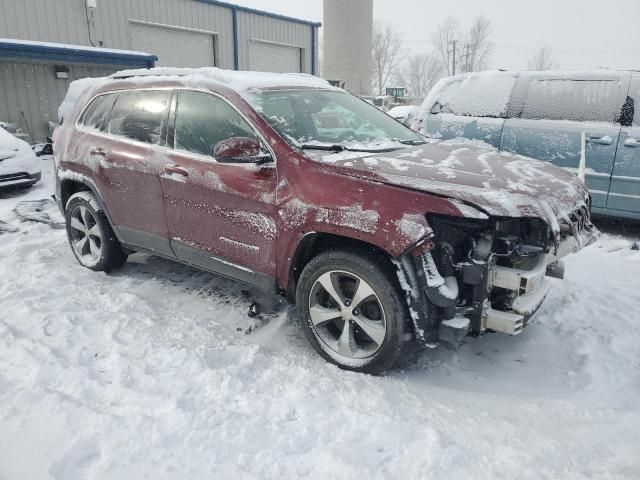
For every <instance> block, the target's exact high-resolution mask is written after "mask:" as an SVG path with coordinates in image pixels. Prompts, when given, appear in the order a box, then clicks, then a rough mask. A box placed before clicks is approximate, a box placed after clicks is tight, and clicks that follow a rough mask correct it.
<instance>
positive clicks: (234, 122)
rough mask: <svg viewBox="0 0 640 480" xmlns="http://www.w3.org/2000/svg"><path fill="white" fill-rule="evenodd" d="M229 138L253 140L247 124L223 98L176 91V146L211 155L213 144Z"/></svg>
mask: <svg viewBox="0 0 640 480" xmlns="http://www.w3.org/2000/svg"><path fill="white" fill-rule="evenodd" d="M233 137H250V138H255V139H257V136H256V133H255V132H254V130H253V128H252V127H251V125H249V124H248V123H247V122H246V121H245V120H244V118H242V116H241V115H240V114H239V113H238V112H237V111H236V110H235V109H234V108H233V107H231V105H229V104H228V103H227V102H226V101H224V100H222V99H220V98H218V97H216V96H214V95H210V94H208V93H203V92H190V91H181V92H179V93H178V105H177V110H176V126H175V148H176V149H178V150H186V151H188V152H192V153H198V154H201V155H211V152H212V151H213V147H215V145H216V143H218V142H220V141H221V140H226V139H228V138H233Z"/></svg>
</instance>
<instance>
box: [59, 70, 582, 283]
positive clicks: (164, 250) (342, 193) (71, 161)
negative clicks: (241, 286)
mask: <svg viewBox="0 0 640 480" xmlns="http://www.w3.org/2000/svg"><path fill="white" fill-rule="evenodd" d="M132 75H133V74H132ZM216 75H219V73H215V75H214V74H212V75H209V76H207V75H197V76H178V75H177V74H176V75H175V76H173V75H168V76H167V75H165V76H151V77H149V78H144V77H143V76H138V75H137V74H136V75H135V76H132V78H123V79H106V80H105V79H101V80H100V81H97V82H95V84H94V85H92V86H91V87H89V88H87V89H86V90H85V91H84V93H82V94H80V95H78V93H77V92H75V93H74V95H76V96H77V97H78V98H79V100H78V101H77V102H76V103H75V105H74V106H72V107H70V108H69V110H68V111H67V113H66V114H65V115H66V116H67V117H68V118H66V119H65V123H64V124H63V125H62V127H61V128H60V130H59V131H57V132H56V147H55V153H56V167H57V171H58V182H57V192H56V196H57V198H58V200H59V201H60V202H61V207H64V202H65V199H66V198H68V196H69V192H70V191H71V190H70V188H72V187H70V186H69V183H65V182H77V183H84V184H86V185H87V186H89V187H90V188H91V189H92V190H93V191H94V193H95V194H96V195H98V197H99V198H100V199H101V201H102V202H103V205H104V206H105V207H106V210H107V212H108V215H109V219H110V221H111V223H112V224H113V227H114V230H115V232H116V235H118V236H119V237H120V240H121V241H122V243H124V244H125V245H128V246H131V247H140V248H143V249H146V250H151V251H154V252H156V253H159V254H162V255H165V256H169V257H174V256H175V257H177V258H178V259H179V260H182V261H185V262H187V263H193V261H192V260H190V259H191V258H192V257H188V256H183V255H187V254H186V253H184V252H183V251H182V250H181V249H180V248H178V245H182V246H187V247H189V248H191V249H194V250H196V251H199V252H202V253H203V254H204V255H211V256H213V257H216V258H219V259H222V260H223V261H224V262H229V263H230V264H234V265H236V266H239V267H241V268H246V269H249V270H251V271H252V272H256V273H259V274H264V275H266V276H269V277H272V278H273V279H274V280H275V285H276V287H277V288H278V289H283V290H284V289H286V288H287V287H288V286H289V282H290V278H291V276H290V272H291V268H292V262H293V260H294V258H295V255H296V252H297V249H298V247H299V245H300V242H301V240H302V239H303V238H304V237H305V235H306V234H309V233H311V232H315V233H326V234H332V235H336V236H339V237H344V238H348V239H354V240H358V241H362V242H365V243H367V244H370V245H374V246H376V247H378V248H380V249H381V250H383V251H385V252H387V253H388V254H389V255H390V256H392V257H397V256H399V255H401V254H402V253H403V252H405V251H407V250H408V249H410V248H411V247H413V246H415V245H416V243H418V242H419V241H421V240H422V239H424V238H425V237H426V236H428V235H429V234H430V233H431V228H430V226H429V225H428V223H427V220H426V215H428V214H430V213H438V214H442V215H449V216H454V217H465V216H469V213H470V212H471V213H473V214H475V215H476V216H480V217H483V216H485V213H489V214H496V213H498V214H501V215H509V216H512V217H526V216H536V217H537V216H539V217H542V218H545V220H546V219H547V217H551V216H553V217H554V220H555V216H556V215H557V216H562V215H563V214H564V213H565V211H566V212H568V211H570V210H572V209H575V208H579V207H580V205H582V204H583V203H584V201H585V199H586V198H587V193H586V191H585V190H584V187H583V186H582V185H581V184H580V183H579V182H578V181H577V180H575V179H574V178H573V177H572V176H570V175H568V174H567V175H564V174H563V173H562V172H560V171H559V170H558V169H555V172H551V173H549V168H552V167H549V168H547V167H543V166H538V167H535V166H533V167H532V166H531V163H530V161H529V162H528V167H526V166H522V165H519V166H518V167H519V168H529V169H530V170H528V171H527V172H526V173H527V175H528V177H527V176H526V175H525V176H523V175H522V174H521V172H520V173H517V172H514V171H513V170H512V169H510V168H509V166H508V165H506V166H505V165H503V164H501V163H500V162H501V160H500V159H498V158H497V156H498V154H492V153H489V154H486V157H485V158H482V156H481V155H480V154H479V153H478V152H474V151H472V150H471V149H469V148H462V149H458V151H454V149H452V148H445V147H441V146H435V145H423V146H419V147H402V149H397V151H393V152H391V153H388V152H387V153H377V154H372V153H367V154H365V153H362V154H360V155H352V156H351V157H349V158H345V159H344V160H339V158H340V154H335V155H337V156H336V158H337V159H334V158H333V157H332V155H334V154H333V153H331V152H322V153H323V155H324V156H326V158H320V155H319V154H318V152H313V153H312V152H309V151H303V150H300V149H298V148H295V147H294V146H292V145H291V144H290V143H289V142H287V141H285V139H283V137H282V135H281V134H280V133H278V132H277V131H276V130H275V129H274V128H273V127H272V125H270V124H269V123H268V122H267V121H266V120H265V118H264V117H263V116H262V115H261V114H260V113H259V112H258V111H257V110H256V108H254V106H252V105H251V104H250V102H249V101H247V95H248V93H247V92H250V91H251V89H250V88H248V87H247V86H246V85H245V86H243V87H242V88H240V87H238V85H237V84H234V83H233V82H232V81H225V79H224V78H218V77H216ZM225 75H226V74H225ZM252 75H253V74H252ZM248 78H249V79H250V78H253V77H251V76H249V77H248ZM255 78H258V77H255ZM267 78H268V79H269V78H270V77H267ZM291 78H292V80H291V81H290V82H289V83H287V84H286V85H281V86H278V85H275V84H269V81H268V80H264V81H263V83H264V85H263V84H260V85H258V88H264V89H271V90H277V88H279V87H286V88H289V89H291V88H294V89H298V90H305V89H314V90H318V89H321V90H322V89H326V90H327V91H329V90H331V87H329V86H328V84H324V83H323V82H322V81H320V80H317V82H320V83H317V84H315V83H314V82H316V80H313V79H304V81H300V80H296V77H291ZM245 80H246V79H245ZM258 83H260V82H258V81H257V80H256V84H258ZM249 87H250V85H249ZM131 90H132V91H142V90H153V91H167V92H169V93H170V95H171V96H172V97H171V98H172V100H170V102H172V103H171V105H170V107H167V108H168V113H167V116H168V120H167V125H168V127H167V128H168V129H169V130H171V129H173V128H175V111H176V98H177V96H178V95H179V92H183V91H196V92H206V93H208V94H212V95H214V96H216V97H217V98H220V99H222V100H224V101H225V102H228V104H229V105H231V106H232V107H233V108H234V109H236V110H237V112H239V113H240V114H241V116H242V117H243V118H244V119H245V120H246V121H247V122H248V123H249V124H250V125H251V127H252V129H254V130H255V132H256V137H257V138H259V139H260V142H261V143H262V144H263V145H262V149H261V151H259V150H260V149H259V148H258V149H256V145H257V144H255V143H251V142H250V141H247V139H238V138H235V139H232V140H225V141H222V142H221V144H220V145H219V146H217V147H215V152H214V156H215V155H218V154H220V155H225V156H227V157H234V156H236V157H244V156H254V155H258V154H259V153H263V154H265V155H269V156H271V161H270V162H266V163H262V162H260V163H253V164H242V163H239V162H238V163H226V162H224V161H215V160H214V158H213V157H212V156H207V155H205V154H195V153H194V152H190V151H184V150H180V149H177V148H173V147H174V146H175V145H176V142H175V139H174V138H173V135H174V132H173V131H169V132H167V128H165V127H163V130H162V131H161V132H158V133H159V135H160V137H161V140H160V141H159V142H158V143H159V144H155V145H151V144H146V143H145V142H143V141H136V140H132V139H130V138H124V137H123V136H122V135H114V134H113V133H112V132H111V130H110V129H111V128H117V127H111V126H109V128H107V129H106V130H105V128H102V131H101V129H100V128H87V127H86V126H82V125H79V124H78V123H77V121H78V119H79V118H80V116H81V113H82V112H83V111H84V109H85V107H86V106H87V105H88V104H89V103H90V100H91V99H93V98H94V97H96V96H97V95H100V94H109V93H113V92H116V93H117V92H126V91H131ZM178 105H179V104H178ZM177 108H178V109H179V108H180V107H179V106H178V107H177ZM212 147H213V146H212ZM249 154H250V155H249ZM478 158H480V159H481V160H480V161H478ZM515 162H516V161H515V160H514V161H513V162H512V163H515ZM499 164H500V165H499ZM536 168H537V170H536ZM483 169H484V170H483ZM487 169H489V170H492V169H493V170H496V172H498V173H497V174H496V173H495V172H494V171H490V172H488V171H487ZM554 174H556V175H555V176H554ZM74 175H75V176H74ZM536 176H538V180H535V177H536ZM551 177H553V178H551ZM74 179H75V180H74ZM536 182H537V183H536ZM487 185H488V187H487ZM483 188H484V191H483ZM554 192H560V195H559V196H558V197H557V198H556V200H557V201H556V200H553V201H551V202H550V203H545V204H544V205H543V206H540V204H539V201H540V196H541V195H542V196H545V197H554ZM550 200H552V199H550ZM470 205H472V206H470ZM549 205H550V207H549ZM463 207H464V208H463ZM474 212H475V213H474ZM483 212H485V213H483ZM485 218H486V216H485ZM549 223H551V224H553V222H549ZM551 227H552V229H553V228H554V227H555V225H551Z"/></svg>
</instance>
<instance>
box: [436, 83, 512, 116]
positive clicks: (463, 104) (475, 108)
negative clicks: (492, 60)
mask: <svg viewBox="0 0 640 480" xmlns="http://www.w3.org/2000/svg"><path fill="white" fill-rule="evenodd" d="M444 82H445V85H444V87H443V88H442V89H441V90H440V91H439V92H438V93H437V94H436V96H435V98H434V102H433V104H432V106H431V113H434V114H438V113H453V114H455V115H463V116H468V117H495V118H506V116H507V107H508V105H509V99H510V98H511V91H512V90H513V86H514V85H515V83H516V76H515V75H514V74H513V73H510V72H484V73H471V74H468V75H462V76H459V77H453V78H451V79H448V80H445V81H444Z"/></svg>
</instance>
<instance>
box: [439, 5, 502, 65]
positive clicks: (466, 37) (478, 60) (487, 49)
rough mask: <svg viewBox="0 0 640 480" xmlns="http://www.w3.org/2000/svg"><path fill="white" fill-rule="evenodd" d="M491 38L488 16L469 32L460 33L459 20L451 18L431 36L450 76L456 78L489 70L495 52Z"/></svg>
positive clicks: (478, 18)
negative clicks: (477, 71) (492, 53)
mask: <svg viewBox="0 0 640 480" xmlns="http://www.w3.org/2000/svg"><path fill="white" fill-rule="evenodd" d="M490 36H491V22H490V21H489V20H488V19H487V18H486V17H483V16H480V17H476V19H475V20H474V21H473V23H472V24H471V28H470V29H469V31H468V32H466V33H463V32H461V31H460V22H458V20H457V19H455V18H453V17H449V18H447V19H445V21H444V22H442V23H441V24H440V26H439V27H438V30H436V32H435V33H434V34H433V36H432V37H431V42H432V43H433V46H434V47H435V49H436V51H437V52H438V55H440V58H441V59H442V63H443V64H444V67H445V70H446V72H447V74H448V75H453V74H454V73H457V72H475V71H476V70H482V69H484V68H486V67H487V63H488V62H489V57H490V56H491V52H492V51H493V42H491V39H490ZM454 51H455V53H454Z"/></svg>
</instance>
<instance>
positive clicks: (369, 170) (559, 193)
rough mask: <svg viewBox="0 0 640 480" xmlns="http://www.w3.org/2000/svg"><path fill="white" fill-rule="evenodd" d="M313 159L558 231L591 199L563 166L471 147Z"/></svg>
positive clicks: (346, 172)
mask: <svg viewBox="0 0 640 480" xmlns="http://www.w3.org/2000/svg"><path fill="white" fill-rule="evenodd" d="M307 153H309V152H307ZM312 155H313V154H312ZM314 158H316V159H318V160H320V161H322V163H324V164H325V166H326V167H327V168H329V169H331V170H333V171H336V172H338V173H341V174H344V175H351V176H358V177H361V178H366V179H369V180H373V181H378V182H381V183H386V184H390V185H396V186H400V187H405V188H412V189H415V190H419V191H422V192H426V193H432V194H436V195H441V196H445V197H449V198H453V199H457V200H461V201H463V202H466V203H469V204H472V205H474V206H475V207H477V208H479V209H481V210H483V211H484V212H486V213H487V214H489V215H493V216H499V217H539V218H541V219H543V220H545V221H546V222H547V224H548V225H549V226H550V227H551V228H552V229H553V231H554V232H556V233H557V232H558V231H559V224H558V220H559V219H563V218H568V216H569V215H570V214H571V213H572V212H574V211H576V210H577V209H579V208H581V207H583V206H584V205H585V202H586V199H587V198H588V193H587V190H586V188H585V187H584V184H583V183H582V182H581V181H580V180H579V179H578V178H577V177H576V176H575V175H573V174H571V173H569V172H566V171H564V170H563V169H561V168H557V167H555V166H553V165H551V164H549V163H546V162H541V161H538V160H533V159H531V158H527V157H522V156H519V155H513V154H509V153H503V152H497V151H494V150H487V149H479V148H474V147H472V146H459V145H450V144H445V143H443V142H432V143H428V144H425V145H421V146H418V147H411V148H405V149H401V150H397V151H394V152H390V153H389V152H388V153H362V152H360V153H358V152H342V153H337V154H327V153H326V152H323V155H317V156H316V155H314Z"/></svg>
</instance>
